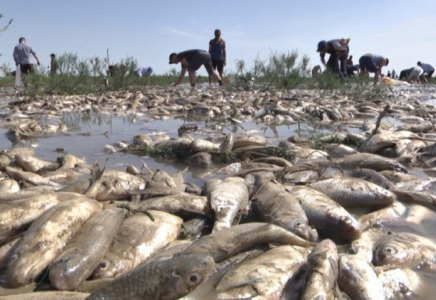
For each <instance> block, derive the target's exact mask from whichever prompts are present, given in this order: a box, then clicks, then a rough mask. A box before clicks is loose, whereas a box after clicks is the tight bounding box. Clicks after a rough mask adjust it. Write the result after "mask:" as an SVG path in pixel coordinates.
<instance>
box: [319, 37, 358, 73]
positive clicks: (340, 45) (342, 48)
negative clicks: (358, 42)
mask: <svg viewBox="0 0 436 300" xmlns="http://www.w3.org/2000/svg"><path fill="white" fill-rule="evenodd" d="M349 42H350V39H336V40H330V41H328V42H327V41H320V42H319V43H318V48H317V50H316V51H317V52H319V54H320V56H321V62H322V64H323V65H324V66H325V67H326V69H327V70H329V71H331V72H333V73H335V74H338V75H339V77H340V78H341V79H342V80H345V76H347V75H346V74H347V60H348V53H349V52H350V48H349V46H348V43H349ZM326 53H328V54H330V57H329V60H328V61H327V64H326V63H325V54H326ZM339 62H340V67H339Z"/></svg>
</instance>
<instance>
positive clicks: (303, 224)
mask: <svg viewBox="0 0 436 300" xmlns="http://www.w3.org/2000/svg"><path fill="white" fill-rule="evenodd" d="M286 229H288V230H289V231H291V232H292V233H295V234H296V235H298V236H299V237H301V238H303V239H305V240H306V241H308V240H310V238H311V236H312V235H313V232H312V228H311V227H310V226H309V224H308V223H307V220H304V219H298V218H293V219H292V220H291V221H290V222H288V224H286Z"/></svg>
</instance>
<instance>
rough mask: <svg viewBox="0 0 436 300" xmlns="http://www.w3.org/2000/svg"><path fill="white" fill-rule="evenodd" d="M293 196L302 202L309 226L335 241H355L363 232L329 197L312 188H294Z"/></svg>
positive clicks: (354, 220) (346, 212)
mask: <svg viewBox="0 0 436 300" xmlns="http://www.w3.org/2000/svg"><path fill="white" fill-rule="evenodd" d="M290 192H291V194H292V195H293V196H294V197H295V198H297V199H298V201H300V203H301V206H302V207H303V209H304V211H305V212H306V215H307V218H308V219H309V224H311V225H313V226H315V228H316V229H317V230H318V231H319V232H320V233H321V232H322V233H324V234H327V236H328V237H329V238H332V239H335V240H346V241H350V240H355V239H357V238H359V236H360V234H361V231H360V226H359V223H358V222H357V220H356V219H355V218H354V217H353V216H351V215H350V213H348V211H346V210H345V209H344V208H343V207H342V206H341V205H339V204H338V203H336V202H335V201H333V200H332V199H330V198H329V197H328V196H327V195H325V194H323V193H321V192H318V191H317V190H315V189H313V188H310V187H292V188H291V189H290Z"/></svg>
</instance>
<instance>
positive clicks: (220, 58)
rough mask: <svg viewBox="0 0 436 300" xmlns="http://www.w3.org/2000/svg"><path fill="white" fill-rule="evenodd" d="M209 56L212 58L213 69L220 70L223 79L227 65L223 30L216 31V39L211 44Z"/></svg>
mask: <svg viewBox="0 0 436 300" xmlns="http://www.w3.org/2000/svg"><path fill="white" fill-rule="evenodd" d="M209 54H210V56H211V58H212V66H213V69H214V70H216V69H218V73H219V74H220V77H221V78H223V71H224V66H225V65H226V64H227V54H226V42H225V41H224V40H223V39H222V38H221V30H219V29H216V30H215V38H214V39H212V40H210V42H209Z"/></svg>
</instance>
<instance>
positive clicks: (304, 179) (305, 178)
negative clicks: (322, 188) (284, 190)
mask: <svg viewBox="0 0 436 300" xmlns="http://www.w3.org/2000/svg"><path fill="white" fill-rule="evenodd" d="M318 177H319V175H318V172H315V171H301V172H295V173H287V174H286V175H285V176H284V177H283V183H311V182H316V181H317V179H318Z"/></svg>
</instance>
